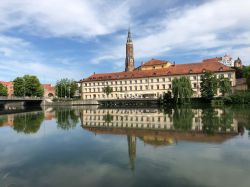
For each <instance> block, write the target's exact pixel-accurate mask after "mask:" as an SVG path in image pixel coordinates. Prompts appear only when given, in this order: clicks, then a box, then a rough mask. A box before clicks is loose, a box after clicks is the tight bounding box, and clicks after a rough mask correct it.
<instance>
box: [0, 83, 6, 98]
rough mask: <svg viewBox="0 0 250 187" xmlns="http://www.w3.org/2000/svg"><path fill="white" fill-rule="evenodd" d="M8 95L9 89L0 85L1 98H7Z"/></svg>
mask: <svg viewBox="0 0 250 187" xmlns="http://www.w3.org/2000/svg"><path fill="white" fill-rule="evenodd" d="M7 95H8V89H7V87H6V86H4V85H3V84H2V83H0V96H7Z"/></svg>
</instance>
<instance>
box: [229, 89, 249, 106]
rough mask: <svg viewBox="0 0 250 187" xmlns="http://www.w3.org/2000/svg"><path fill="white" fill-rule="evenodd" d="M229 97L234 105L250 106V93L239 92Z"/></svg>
mask: <svg viewBox="0 0 250 187" xmlns="http://www.w3.org/2000/svg"><path fill="white" fill-rule="evenodd" d="M229 97H230V99H231V103H232V104H247V103H248V104H250V91H237V92H235V93H234V94H232V95H230V96H229Z"/></svg>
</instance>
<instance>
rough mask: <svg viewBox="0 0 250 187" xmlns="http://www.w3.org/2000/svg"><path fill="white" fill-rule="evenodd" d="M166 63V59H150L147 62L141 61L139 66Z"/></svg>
mask: <svg viewBox="0 0 250 187" xmlns="http://www.w3.org/2000/svg"><path fill="white" fill-rule="evenodd" d="M162 64H167V61H163V60H157V59H152V60H150V61H148V62H145V63H143V64H142V65H141V66H153V65H162Z"/></svg>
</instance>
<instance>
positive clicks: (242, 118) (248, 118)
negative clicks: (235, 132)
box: [232, 105, 250, 130]
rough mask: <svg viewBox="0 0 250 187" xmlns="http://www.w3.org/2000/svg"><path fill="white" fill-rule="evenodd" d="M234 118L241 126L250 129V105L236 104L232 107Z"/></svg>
mask: <svg viewBox="0 0 250 187" xmlns="http://www.w3.org/2000/svg"><path fill="white" fill-rule="evenodd" d="M232 110H233V113H234V118H235V119H236V120H237V121H238V125H239V126H240V128H246V129H247V130H250V115H249V114H250V109H249V106H245V105H243V106H236V107H233V108H232Z"/></svg>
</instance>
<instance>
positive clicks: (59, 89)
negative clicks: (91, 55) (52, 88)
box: [56, 78, 78, 98]
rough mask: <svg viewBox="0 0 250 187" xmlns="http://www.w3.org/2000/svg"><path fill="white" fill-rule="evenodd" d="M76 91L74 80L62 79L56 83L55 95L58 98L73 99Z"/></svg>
mask: <svg viewBox="0 0 250 187" xmlns="http://www.w3.org/2000/svg"><path fill="white" fill-rule="evenodd" d="M77 89H78V86H77V83H76V81H74V80H70V79H67V78H64V79H61V80H59V81H57V83H56V95H57V96H58V97H63V98H64V97H68V98H73V97H74V95H75V92H76V91H77Z"/></svg>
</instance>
